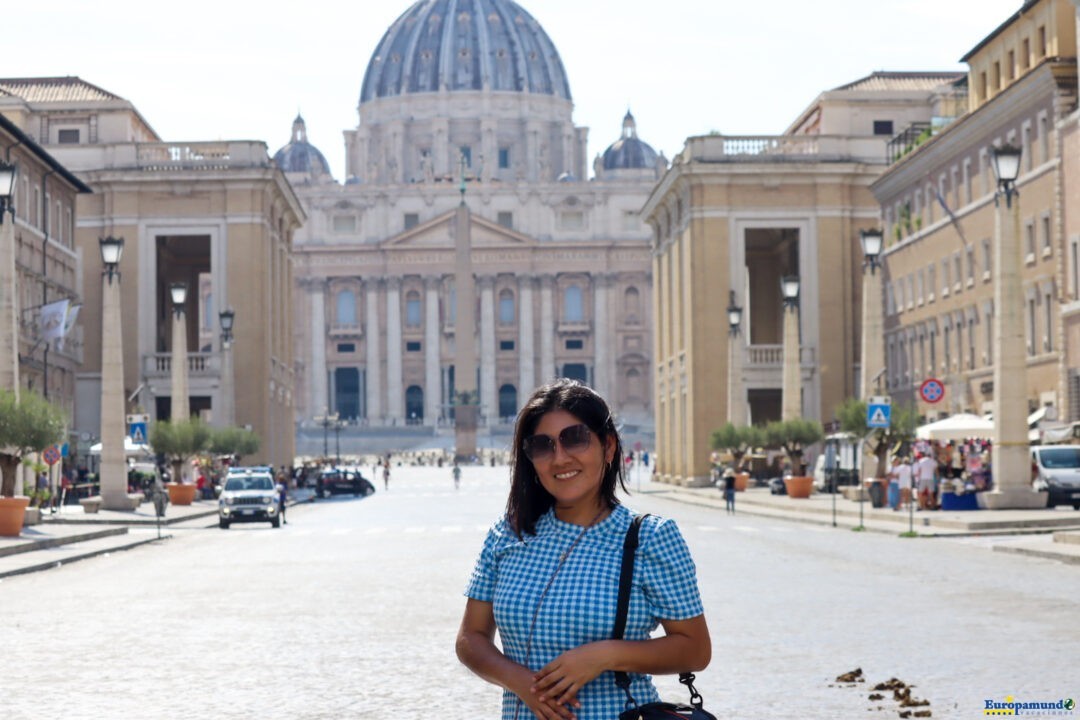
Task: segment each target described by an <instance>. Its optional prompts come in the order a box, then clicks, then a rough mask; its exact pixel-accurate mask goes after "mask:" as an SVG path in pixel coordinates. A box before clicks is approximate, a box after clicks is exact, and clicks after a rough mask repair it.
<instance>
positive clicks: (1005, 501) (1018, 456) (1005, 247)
mask: <svg viewBox="0 0 1080 720" xmlns="http://www.w3.org/2000/svg"><path fill="white" fill-rule="evenodd" d="M1002 195H1004V193H1003V192H999V193H998V198H997V205H998V207H997V213H996V217H995V222H994V235H995V237H994V274H995V276H996V277H995V281H994V338H995V342H996V345H995V347H994V441H993V442H994V444H993V448H992V449H991V455H992V459H991V466H992V467H993V469H994V489H993V490H991V491H990V492H986V493H983V499H984V500H985V502H986V507H987V508H989V509H991V510H1004V509H1007V508H1040V507H1046V492H1034V491H1033V490H1032V489H1031V457H1030V450H1029V447H1030V445H1029V442H1028V426H1027V416H1028V406H1027V381H1026V378H1027V358H1026V357H1025V354H1026V352H1027V350H1026V345H1027V344H1026V343H1025V342H1024V296H1023V290H1022V288H1021V273H1022V271H1023V268H1024V263H1023V259H1022V258H1021V256H1020V200H1019V198H1018V197H1008V196H1004V197H1003V196H1002Z"/></svg>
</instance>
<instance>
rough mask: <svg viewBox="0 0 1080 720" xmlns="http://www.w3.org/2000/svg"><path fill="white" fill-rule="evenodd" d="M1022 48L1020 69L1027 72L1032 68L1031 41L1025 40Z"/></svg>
mask: <svg viewBox="0 0 1080 720" xmlns="http://www.w3.org/2000/svg"><path fill="white" fill-rule="evenodd" d="M1020 47H1021V50H1020V69H1021V70H1027V69H1028V68H1029V67H1031V40H1029V39H1028V38H1024V42H1023V43H1022V44H1021V46H1020Z"/></svg>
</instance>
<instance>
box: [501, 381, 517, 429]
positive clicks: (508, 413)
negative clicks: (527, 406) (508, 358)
mask: <svg viewBox="0 0 1080 720" xmlns="http://www.w3.org/2000/svg"><path fill="white" fill-rule="evenodd" d="M517 411H518V402H517V388H516V387H514V386H513V385H509V384H507V385H503V386H502V387H500V388H499V417H501V418H507V421H508V422H509V421H510V419H512V418H513V417H514V416H515V415H517Z"/></svg>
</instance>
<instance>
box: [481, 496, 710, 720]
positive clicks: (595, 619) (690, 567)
mask: <svg viewBox="0 0 1080 720" xmlns="http://www.w3.org/2000/svg"><path fill="white" fill-rule="evenodd" d="M632 518H633V514H632V513H631V512H630V511H629V510H627V509H626V508H625V507H623V506H619V507H617V508H615V510H614V511H613V512H612V513H611V514H610V515H608V517H607V518H605V519H604V520H603V521H601V522H600V523H598V524H597V525H596V526H594V527H592V528H590V529H589V530H588V532H586V533H585V535H584V536H583V537H582V538H581V541H580V542H579V543H578V545H577V547H575V548H574V551H573V552H572V553H571V554H570V556H569V558H568V559H567V560H566V563H565V564H564V565H563V567H562V569H561V570H560V571H559V574H558V576H557V577H556V578H555V582H554V583H553V584H552V586H551V589H550V590H549V591H548V594H547V597H546V598H544V602H543V605H542V606H541V608H540V612H539V614H538V615H537V618H536V629H535V630H534V631H533V638H532V650H531V652H530V656H529V660H528V663H526V660H525V653H526V646H527V643H528V634H529V625H530V624H531V622H532V617H533V612H534V611H535V610H536V603H537V600H538V599H539V598H540V595H541V593H542V592H543V590H544V586H545V585H546V584H547V582H548V580H549V579H550V578H551V575H552V573H553V572H554V571H555V568H556V566H558V564H559V556H560V555H561V554H562V553H563V552H565V551H566V549H567V548H569V547H570V545H571V544H572V543H573V542H574V539H575V538H576V537H577V536H578V534H579V533H580V532H581V527H580V526H578V525H572V524H570V523H565V522H562V521H561V520H559V519H558V518H556V517H555V513H554V511H550V510H549V511H548V512H547V514H545V515H544V516H543V517H541V518H540V519H539V520H538V521H537V523H536V535H526V536H525V539H524V541H522V540H519V539H518V538H517V536H516V535H515V534H514V532H513V530H512V529H511V528H510V526H509V525H508V524H507V522H506V520H505V518H504V519H503V520H500V521H499V522H498V523H496V524H495V525H494V526H493V527H492V528H491V530H489V531H488V535H487V538H486V539H485V540H484V547H483V549H482V550H481V551H480V557H479V559H478V560H477V562H476V568H475V569H474V570H473V574H472V577H471V578H470V580H469V584H468V587H467V588H466V590H465V595H466V596H468V597H470V598H473V599H474V600H480V601H483V602H490V603H492V604H493V608H494V612H495V622H496V625H497V626H498V629H499V637H500V639H501V642H502V649H503V652H504V653H505V654H506V656H507V657H509V658H510V659H511V660H514V661H515V662H518V663H522V664H527V665H528V666H529V667H530V668H531V669H533V670H539V669H540V668H542V667H543V666H544V665H546V664H547V663H548V662H550V661H551V660H553V659H554V658H555V657H557V656H558V655H559V654H561V653H563V652H565V651H567V650H570V649H572V648H575V647H578V646H580V645H584V644H585V643H590V642H595V641H598V640H606V639H610V638H611V630H612V627H613V626H614V624H615V604H616V602H617V600H618V594H619V569H620V566H621V562H622V546H623V540H624V539H625V537H626V530H627V529H628V528H629V527H630V521H631V520H632ZM702 612H703V609H702V605H701V596H700V595H699V594H698V587H697V576H696V570H695V567H694V561H693V560H692V559H691V557H690V551H689V549H688V548H687V547H686V541H685V540H683V537H682V535H681V534H680V532H679V528H678V527H677V526H676V525H675V522H674V521H673V520H665V519H663V518H659V517H655V516H651V517H648V518H646V520H645V522H644V523H643V524H642V527H641V536H640V544H639V546H638V550H637V558H636V561H635V563H634V577H633V582H632V586H631V592H630V611H629V616H628V617H627V620H626V632H625V635H624V637H625V638H626V639H627V640H646V639H648V638H649V636H650V634H651V633H652V631H653V630H655V629H656V627H657V625H658V624H659V620H660V619H661V618H663V619H666V620H686V619H688V618H692V617H696V616H698V615H701V614H702ZM630 678H631V686H630V692H631V693H633V696H634V699H635V700H636V701H637V702H638V703H641V704H644V703H647V702H654V701H656V700H658V699H659V698H658V697H657V693H656V688H655V687H653V684H652V678H651V677H650V676H649V675H638V674H631V675H630ZM578 700H580V701H581V705H582V707H581V709H580V710H577V711H575V714H576V715H577V717H578V718H579V720H612V719H613V718H616V717H618V715H619V712H620V711H622V710H623V709H624V705H625V702H626V696H625V694H623V692H622V690H620V689H619V688H618V686H616V685H615V675H614V673H613V672H611V671H607V672H604V673H602V674H601V675H600V676H598V677H597V678H596V679H595V680H593V681H592V682H591V683H589V684H588V685H586V686H585V687H584V688H582V690H581V692H579V693H578ZM519 702H520V701H519V700H518V699H517V697H516V696H515V695H513V694H512V693H510V692H509V691H507V692H504V694H503V704H502V718H503V720H513V717H514V711H515V707H516V706H517V705H518V704H519ZM520 704H521V709H520V711H519V712H518V719H519V720H529V719H530V718H534V717H535V716H534V715H533V714H532V712H531V711H530V710H529V708H528V706H526V705H525V704H524V703H520Z"/></svg>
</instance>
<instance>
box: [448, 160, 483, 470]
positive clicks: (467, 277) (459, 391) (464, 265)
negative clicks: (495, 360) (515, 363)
mask: <svg viewBox="0 0 1080 720" xmlns="http://www.w3.org/2000/svg"><path fill="white" fill-rule="evenodd" d="M454 250H455V257H454V286H455V288H456V291H457V307H456V309H455V312H456V319H455V321H454V397H453V403H454V445H455V448H454V457H455V458H457V459H458V460H461V461H471V460H472V458H473V457H474V456H475V455H476V419H477V414H478V410H479V397H478V393H477V391H476V282H475V280H474V278H473V267H472V229H471V219H470V214H469V207H468V206H467V205H466V204H465V158H464V157H462V159H461V204H460V205H458V209H457V214H456V215H455V217H454ZM488 370H489V371H490V370H491V369H490V368H488Z"/></svg>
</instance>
